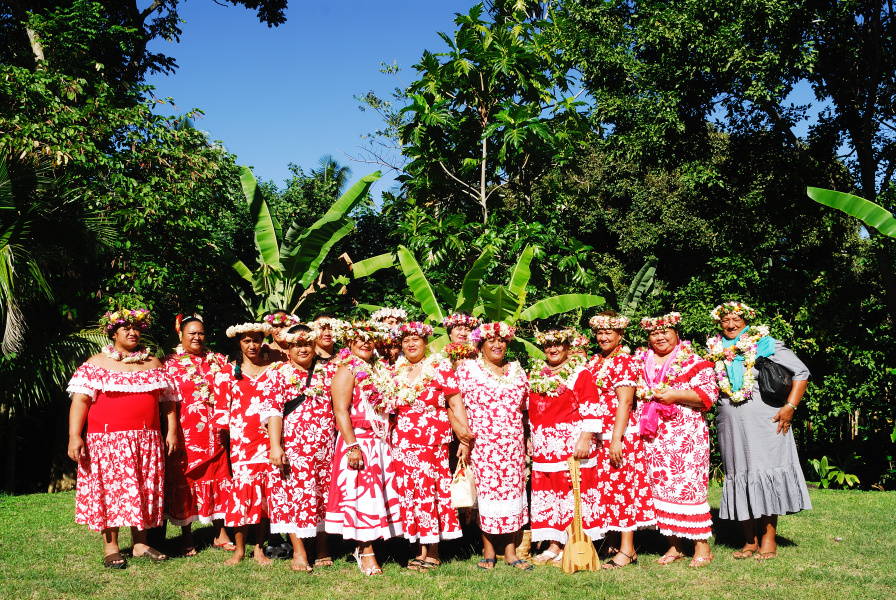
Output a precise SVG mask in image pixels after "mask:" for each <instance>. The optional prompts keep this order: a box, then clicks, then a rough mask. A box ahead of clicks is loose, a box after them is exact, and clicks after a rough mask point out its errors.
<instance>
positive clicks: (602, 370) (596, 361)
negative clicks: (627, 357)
mask: <svg viewBox="0 0 896 600" xmlns="http://www.w3.org/2000/svg"><path fill="white" fill-rule="evenodd" d="M630 352H631V350H630V349H629V348H628V347H627V346H623V345H621V344H620V345H619V346H616V347H615V348H613V351H612V352H610V355H609V356H606V357H605V356H604V355H603V354H598V355H597V356H595V357H594V358H592V359H591V363H590V364H589V365H588V367H589V368H590V369H591V372H592V377H593V378H594V385H595V386H597V388H598V389H600V388H605V387H607V386H606V384H607V382H606V378H607V375H609V374H610V367H612V366H613V359H614V358H615V357H617V356H619V355H620V354H629V353H630Z"/></svg>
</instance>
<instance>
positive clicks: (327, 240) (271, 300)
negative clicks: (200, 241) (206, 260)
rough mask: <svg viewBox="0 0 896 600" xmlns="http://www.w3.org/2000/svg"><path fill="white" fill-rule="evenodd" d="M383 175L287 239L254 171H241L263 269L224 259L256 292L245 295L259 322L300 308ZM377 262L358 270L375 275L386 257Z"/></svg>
mask: <svg viewBox="0 0 896 600" xmlns="http://www.w3.org/2000/svg"><path fill="white" fill-rule="evenodd" d="M380 177H381V173H380V172H379V171H376V172H374V173H371V174H370V175H367V176H365V177H362V178H361V180H360V181H358V182H357V183H355V185H353V186H352V187H351V188H350V189H349V190H348V191H347V192H345V193H344V194H343V195H342V196H341V197H340V198H339V199H338V200H336V202H335V203H334V204H333V206H331V207H330V209H329V210H328V211H327V212H326V214H324V216H323V217H321V218H320V219H318V220H317V221H316V222H315V223H314V224H312V225H311V226H310V227H308V228H305V229H303V228H301V227H300V226H299V224H298V221H296V222H294V223H293V224H292V225H291V226H290V227H289V229H288V230H287V231H286V234H285V235H284V234H283V232H282V230H281V228H280V224H279V223H278V222H277V219H276V218H275V217H274V215H273V214H272V213H271V209H270V205H269V204H268V202H267V200H266V199H265V197H264V194H263V193H262V191H261V188H260V187H259V186H258V182H257V181H256V180H255V176H254V175H253V174H252V171H251V170H250V169H249V168H248V167H245V166H243V167H240V184H241V186H242V190H243V195H244V196H245V197H246V202H248V204H249V216H250V219H251V221H252V223H253V224H254V228H255V230H254V233H255V247H256V249H257V251H258V268H257V269H255V271H252V270H251V269H249V267H247V266H246V265H245V264H244V263H243V262H242V261H240V260H239V259H238V258H236V257H235V256H234V255H233V254H231V253H229V252H224V257H225V259H226V260H227V262H228V264H229V265H230V266H231V267H233V269H234V270H235V271H236V272H237V274H238V275H239V276H240V277H242V278H243V279H244V280H246V281H247V282H249V283H250V284H251V285H252V294H251V295H250V294H246V293H242V294H241V297H242V298H243V302H244V303H245V304H246V307H247V308H248V309H249V311H250V312H251V313H253V314H254V316H255V317H256V318H258V317H260V316H262V315H263V314H264V313H266V312H269V311H271V310H278V309H279V310H286V311H288V312H295V311H296V310H297V309H298V307H299V306H300V305H301V303H302V302H303V301H304V298H305V296H303V293H304V292H305V290H306V289H307V288H308V287H309V286H310V285H311V284H312V283H314V281H315V279H316V278H317V277H318V274H319V271H320V266H321V263H322V262H323V261H324V259H325V258H326V256H327V254H328V253H329V252H330V249H332V247H333V246H334V245H335V244H336V243H337V242H339V240H341V239H342V238H343V237H345V236H346V235H348V234H349V233H350V232H351V231H352V230H353V229H354V227H355V224H354V221H352V220H351V219H349V218H348V217H347V215H348V214H349V213H350V212H351V211H352V210H353V209H354V208H355V207H356V206H358V204H360V203H361V202H362V201H363V200H364V199H365V198H366V197H367V192H368V191H369V190H370V186H371V185H372V184H373V182H374V181H376V180H377V179H379V178H380ZM374 259H375V260H373V259H371V260H372V261H373V262H371V263H366V261H362V263H365V264H362V265H361V266H360V267H359V268H358V272H359V273H360V272H364V273H365V274H369V273H372V272H373V271H375V270H376V268H378V267H379V265H380V263H382V261H383V259H382V257H374Z"/></svg>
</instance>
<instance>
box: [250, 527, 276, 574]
mask: <svg viewBox="0 0 896 600" xmlns="http://www.w3.org/2000/svg"><path fill="white" fill-rule="evenodd" d="M266 532H267V523H265V522H264V521H262V522H261V523H258V524H257V525H256V526H255V551H254V552H253V553H252V557H253V558H254V559H255V562H257V563H258V564H260V565H269V564H271V562H273V561H271V559H270V558H268V557H267V556H265V555H264V543H263V541H262V540H264V535H265V533H266ZM278 537H279V536H278ZM281 539H282V538H281Z"/></svg>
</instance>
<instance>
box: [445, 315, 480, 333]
mask: <svg viewBox="0 0 896 600" xmlns="http://www.w3.org/2000/svg"><path fill="white" fill-rule="evenodd" d="M458 325H466V326H467V327H469V328H470V329H471V330H472V329H476V328H477V327H479V319H477V318H476V317H471V316H469V315H462V314H460V313H454V314H453V315H449V316H447V317H445V318H444V319H442V327H444V328H445V329H448V330H450V329H451V328H453V327H457V326H458Z"/></svg>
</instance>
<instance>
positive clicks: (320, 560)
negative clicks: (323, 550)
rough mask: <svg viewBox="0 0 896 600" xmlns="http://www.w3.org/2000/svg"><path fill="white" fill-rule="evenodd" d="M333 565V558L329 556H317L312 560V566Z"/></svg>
mask: <svg viewBox="0 0 896 600" xmlns="http://www.w3.org/2000/svg"><path fill="white" fill-rule="evenodd" d="M332 566H333V558H332V557H331V556H318V557H317V558H316V559H315V560H314V568H315V569H316V568H318V567H332Z"/></svg>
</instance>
